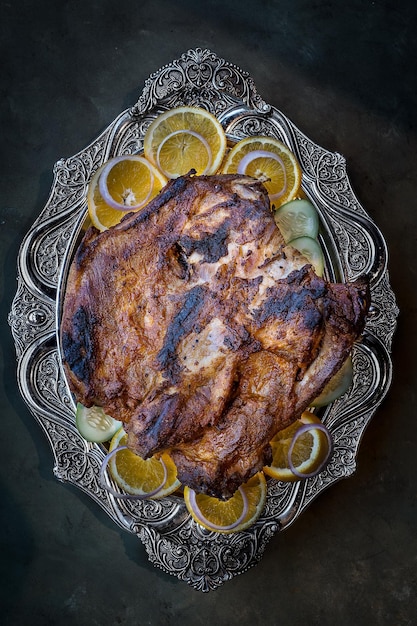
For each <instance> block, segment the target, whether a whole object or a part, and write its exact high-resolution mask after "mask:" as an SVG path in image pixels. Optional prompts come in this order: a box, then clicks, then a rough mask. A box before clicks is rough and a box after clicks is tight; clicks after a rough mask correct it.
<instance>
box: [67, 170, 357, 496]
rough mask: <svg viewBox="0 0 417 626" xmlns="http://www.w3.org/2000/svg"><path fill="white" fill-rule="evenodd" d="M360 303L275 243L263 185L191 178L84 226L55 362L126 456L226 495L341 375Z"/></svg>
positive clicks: (350, 289) (347, 288) (241, 179)
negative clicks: (117, 429)
mask: <svg viewBox="0 0 417 626" xmlns="http://www.w3.org/2000/svg"><path fill="white" fill-rule="evenodd" d="M368 305H369V293H368V287H367V284H366V281H364V280H359V281H357V282H355V283H352V284H347V285H344V284H330V283H328V282H326V281H325V280H323V279H322V278H319V277H318V276H316V275H315V273H314V272H313V270H312V268H311V266H310V265H308V264H307V262H306V259H305V258H304V257H303V256H302V255H301V254H299V253H298V252H297V251H296V250H294V249H293V248H291V247H289V246H285V245H284V242H283V239H282V237H281V234H280V232H279V230H278V228H277V227H276V225H275V222H274V219H273V215H272V212H271V210H270V206H269V200H268V196H267V193H266V190H265V188H264V186H263V185H262V184H261V183H260V182H259V181H255V180H254V179H252V178H248V177H245V176H239V175H219V176H210V177H204V176H201V177H197V176H184V177H181V178H178V179H176V180H175V181H172V182H170V183H169V184H168V185H167V186H166V188H165V189H164V190H163V191H162V192H161V193H160V194H159V196H157V197H156V198H155V199H154V200H152V201H151V202H150V204H149V205H148V206H147V207H146V208H144V209H143V210H142V211H141V212H138V213H132V214H129V215H127V216H126V217H125V218H124V219H123V220H122V222H121V223H120V224H118V225H117V226H115V227H113V228H111V229H110V230H108V231H105V232H103V233H98V231H96V230H95V229H94V228H90V229H89V230H88V231H87V233H86V234H85V236H84V239H83V241H82V243H81V245H80V247H79V249H78V251H77V253H76V256H75V259H74V261H73V264H72V266H71V269H70V273H69V276H68V283H67V289H66V295H65V301H64V307H63V315H62V324H61V343H62V351H63V356H64V365H65V368H66V373H67V377H68V380H69V382H70V386H71V388H72V390H73V392H74V394H75V396H76V397H77V399H78V400H79V401H80V402H82V403H83V404H85V405H86V406H91V405H92V404H97V405H99V406H102V407H103V408H104V410H105V411H106V412H107V413H108V414H110V415H112V416H113V417H114V418H116V419H119V420H121V421H123V422H124V424H125V429H126V430H127V432H128V444H129V446H130V447H131V448H132V449H133V450H134V451H135V452H137V453H138V454H139V455H141V456H143V457H144V458H146V457H149V456H151V455H153V454H155V453H158V452H161V451H163V450H166V449H170V450H171V454H172V456H173V458H174V460H175V462H176V464H177V468H178V477H179V479H180V480H181V481H182V482H183V484H187V485H189V486H190V487H192V488H194V489H196V490H198V491H202V492H205V493H208V494H211V495H215V496H216V497H220V498H228V497H230V496H231V495H232V494H233V493H234V491H235V490H236V489H237V487H238V486H239V485H240V484H241V483H243V482H245V481H246V480H248V479H249V477H250V476H252V475H253V474H254V473H256V472H257V471H258V470H260V469H262V467H263V466H264V465H265V464H267V463H268V462H269V461H270V446H269V441H270V439H271V438H272V437H273V435H274V434H275V433H276V432H277V431H278V430H280V429H282V428H285V427H286V426H288V425H289V424H290V423H291V422H292V421H294V420H295V419H296V418H297V417H299V415H300V414H301V412H302V411H303V410H304V409H305V408H306V407H307V406H308V405H309V403H310V402H311V401H312V399H314V398H315V397H316V396H317V395H318V394H319V393H320V392H321V390H322V389H323V387H324V385H325V384H326V383H327V382H328V380H329V379H330V378H331V376H332V375H333V374H334V373H335V372H336V371H337V370H338V369H339V367H340V366H341V364H342V363H343V361H344V360H345V358H346V357H347V355H348V354H349V351H350V350H351V348H352V345H353V343H354V341H355V340H356V339H357V338H358V337H359V335H360V333H361V332H362V330H363V327H364V323H365V317H366V313H367V309H368Z"/></svg>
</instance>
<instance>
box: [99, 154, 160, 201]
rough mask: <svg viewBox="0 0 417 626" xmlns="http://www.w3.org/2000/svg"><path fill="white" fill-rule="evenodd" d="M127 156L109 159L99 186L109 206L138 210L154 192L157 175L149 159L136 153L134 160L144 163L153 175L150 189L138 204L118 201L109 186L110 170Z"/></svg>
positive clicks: (151, 175)
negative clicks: (111, 193)
mask: <svg viewBox="0 0 417 626" xmlns="http://www.w3.org/2000/svg"><path fill="white" fill-rule="evenodd" d="M126 158H129V157H127V156H126V155H125V156H119V157H114V158H113V159H110V161H108V163H107V164H106V165H105V166H104V168H103V171H102V172H101V174H100V178H99V181H98V188H99V190H100V194H101V196H102V198H103V200H104V202H105V203H106V204H108V205H109V206H111V207H112V209H117V211H137V210H138V209H141V208H142V207H144V206H145V205H146V204H147V203H148V201H149V198H150V197H151V194H152V189H153V187H154V181H155V175H154V173H153V171H152V166H151V164H150V163H148V161H147V160H146V159H145V158H143V157H141V156H137V155H135V156H134V158H133V159H132V160H135V161H138V162H140V163H142V165H144V166H145V167H147V168H148V170H149V174H150V177H151V178H150V182H149V191H148V193H147V195H146V197H145V199H144V200H142V201H141V202H139V203H138V204H132V205H126V204H121V203H120V202H116V200H114V198H113V197H112V196H111V195H110V192H109V189H108V186H107V178H108V175H109V173H110V171H111V170H112V169H113V167H114V166H115V165H116V164H117V163H120V161H125V160H126Z"/></svg>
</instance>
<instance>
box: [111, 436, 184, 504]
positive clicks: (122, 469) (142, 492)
mask: <svg viewBox="0 0 417 626" xmlns="http://www.w3.org/2000/svg"><path fill="white" fill-rule="evenodd" d="M126 442H127V435H126V433H125V432H124V430H123V428H121V429H120V430H119V431H118V432H117V433H116V434H115V435H114V437H113V439H112V440H111V443H110V449H109V452H114V451H115V450H116V448H118V447H120V446H124V445H126ZM160 459H161V461H162V463H161V461H160V460H159V458H157V457H152V458H150V459H146V460H144V459H142V458H141V457H140V456H138V455H137V454H135V453H134V452H132V451H131V450H127V449H123V450H119V451H118V452H116V453H115V454H114V456H112V458H111V459H110V461H109V469H110V473H111V475H112V477H113V478H114V480H115V482H116V483H117V484H118V485H119V487H121V488H122V489H123V490H124V491H125V492H126V493H129V494H131V495H139V496H146V495H147V494H151V493H152V498H162V497H164V496H167V495H169V494H171V493H173V492H174V491H175V490H176V489H178V488H179V487H180V486H181V483H180V482H179V480H178V479H177V468H176V466H175V463H174V461H173V460H172V459H171V457H170V456H169V454H168V453H167V452H164V453H163V454H162V455H161V457H160ZM164 466H165V469H164ZM154 491H157V493H155V494H153V492H154Z"/></svg>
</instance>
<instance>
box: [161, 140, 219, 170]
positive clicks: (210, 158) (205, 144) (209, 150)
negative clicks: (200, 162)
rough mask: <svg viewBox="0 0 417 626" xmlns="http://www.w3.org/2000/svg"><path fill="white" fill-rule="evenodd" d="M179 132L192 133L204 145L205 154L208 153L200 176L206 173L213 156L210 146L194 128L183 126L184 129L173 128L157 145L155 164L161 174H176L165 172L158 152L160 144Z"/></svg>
mask: <svg viewBox="0 0 417 626" xmlns="http://www.w3.org/2000/svg"><path fill="white" fill-rule="evenodd" d="M181 134H186V135H192V136H193V137H196V138H197V139H198V140H199V141H201V143H202V144H203V146H204V147H205V149H206V152H207V155H208V162H207V165H206V167H205V169H204V171H203V172H202V173H201V176H203V175H204V174H207V172H208V171H209V169H210V167H211V164H212V161H213V156H212V153H211V148H210V146H209V145H208V143H207V141H206V140H205V139H204V137H203V136H202V135H200V134H199V133H196V132H195V131H194V130H187V129H185V128H184V129H181V130H175V131H174V132H172V133H170V134H169V135H167V136H166V137H165V138H164V140H163V141H161V143H160V144H159V146H158V150H157V152H156V164H157V166H158V168H159V170H160V171H161V172H162V173H163V174H165V176H166V177H167V178H175V176H176V175H175V174H174V175H172V174H171V172H167V171H166V170H164V168H163V167H162V165H161V162H160V158H159V155H160V153H161V149H162V146H163V145H164V144H165V143H166V142H167V141H168V140H169V139H171V137H175V135H181Z"/></svg>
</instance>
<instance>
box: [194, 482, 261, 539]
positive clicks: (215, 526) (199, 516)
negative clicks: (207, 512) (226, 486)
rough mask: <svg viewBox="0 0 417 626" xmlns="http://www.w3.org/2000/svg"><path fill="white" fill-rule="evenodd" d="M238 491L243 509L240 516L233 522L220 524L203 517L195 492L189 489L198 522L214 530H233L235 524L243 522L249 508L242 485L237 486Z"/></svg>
mask: <svg viewBox="0 0 417 626" xmlns="http://www.w3.org/2000/svg"><path fill="white" fill-rule="evenodd" d="M239 491H240V494H241V496H242V500H243V510H242V513H241V514H240V516H239V517H238V519H237V520H236V521H235V522H233V524H228V525H226V526H220V525H219V524H213V523H212V522H210V520H208V519H207V517H205V516H204V515H203V514H202V512H201V510H200V507H199V506H198V504H197V499H196V492H195V491H194V489H190V504H191V506H192V508H193V511H194V515H195V516H196V518H197V519H199V520H200V522H201V523H202V525H203V526H206V527H207V528H209V529H210V530H214V531H217V530H219V531H221V530H233V528H236V527H237V526H239V524H241V523H242V522H243V520H244V519H245V517H246V515H247V514H248V510H249V503H248V498H247V496H246V493H245V491H244V490H243V489H242V487H239Z"/></svg>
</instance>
